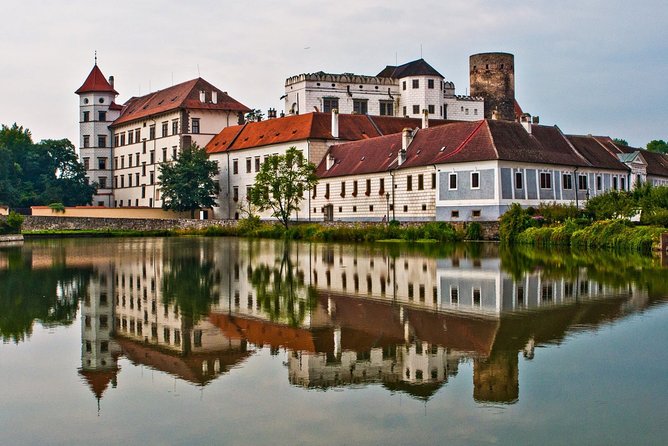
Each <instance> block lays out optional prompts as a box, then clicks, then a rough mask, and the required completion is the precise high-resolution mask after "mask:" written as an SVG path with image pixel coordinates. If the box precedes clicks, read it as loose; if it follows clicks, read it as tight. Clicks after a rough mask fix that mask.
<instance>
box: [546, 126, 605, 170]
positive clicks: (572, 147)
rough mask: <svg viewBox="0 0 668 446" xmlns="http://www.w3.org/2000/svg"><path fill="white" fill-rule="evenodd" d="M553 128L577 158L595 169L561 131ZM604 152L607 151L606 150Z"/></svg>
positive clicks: (557, 127)
mask: <svg viewBox="0 0 668 446" xmlns="http://www.w3.org/2000/svg"><path fill="white" fill-rule="evenodd" d="M554 128H555V129H557V131H558V132H559V135H561V137H562V138H563V139H564V141H566V144H568V147H570V148H571V150H573V152H574V153H575V154H576V155H577V156H579V157H580V159H581V160H583V161H584V162H585V163H587V164H588V165H589V167H595V166H594V163H592V162H591V161H589V160H588V159H587V158H586V157H585V156H584V155H583V154H582V153H580V151H579V150H578V149H577V148H576V147H575V146H574V145H573V144H571V142H570V141H569V139H568V138H567V137H566V135H565V134H564V132H562V131H561V129H560V128H559V126H558V125H556V124H555V125H554ZM594 139H596V138H594ZM596 142H598V141H596ZM599 144H600V143H599ZM541 145H542V144H541ZM606 150H607V149H606Z"/></svg>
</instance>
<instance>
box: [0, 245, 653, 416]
mask: <svg viewBox="0 0 668 446" xmlns="http://www.w3.org/2000/svg"><path fill="white" fill-rule="evenodd" d="M105 250H108V251H105ZM186 251H187V252H186ZM184 253H185V254H184ZM186 254H187V256H186V257H185V258H182V257H181V258H179V256H183V255H186ZM179 259H180V260H179ZM12 262H15V263H27V264H29V267H30V268H32V269H31V270H30V271H32V272H31V274H33V276H32V277H34V274H35V272H34V271H33V269H34V270H35V271H44V272H50V271H53V267H54V265H59V267H61V270H62V271H67V272H68V274H70V276H71V277H72V280H71V281H70V280H69V279H68V280H67V281H64V282H62V281H60V282H59V281H56V282H53V283H60V284H61V285H62V286H60V285H59V288H58V290H57V291H56V294H59V293H60V294H62V295H63V296H77V294H72V293H73V292H74V291H73V289H74V288H77V286H78V287H79V288H77V289H79V290H80V291H79V292H78V293H79V294H83V296H82V298H81V334H82V353H81V360H82V363H81V369H80V373H81V375H82V377H83V378H84V379H85V381H86V382H87V384H88V385H89V386H90V387H91V389H92V391H93V393H94V394H95V395H96V396H97V397H98V398H100V397H101V396H102V394H103V392H105V390H106V389H108V388H109V387H110V386H114V385H115V383H116V377H117V375H118V373H119V370H120V365H122V358H123V357H125V358H127V359H128V360H130V361H132V362H133V363H135V364H140V365H145V366H147V367H150V368H154V369H156V370H161V371H164V372H166V373H169V374H172V375H174V376H176V377H179V378H181V379H184V380H186V381H188V382H191V383H195V384H197V385H205V384H206V383H208V382H210V381H211V380H214V379H216V378H217V377H220V376H222V375H223V374H225V373H226V371H227V370H229V369H230V368H231V367H234V366H236V365H238V364H240V363H242V362H243V361H244V359H245V358H247V357H248V356H249V355H250V354H251V353H252V351H249V349H248V348H247V343H248V344H252V345H257V346H268V347H270V348H271V349H272V350H278V349H285V350H286V351H287V352H288V358H287V360H286V365H287V372H288V379H289V381H290V382H291V383H292V384H294V385H297V386H303V387H307V388H323V389H326V388H330V387H335V386H348V385H358V384H364V383H375V384H379V385H383V386H384V387H386V388H387V389H389V390H392V391H401V392H405V393H408V394H410V395H412V396H414V397H417V398H423V399H428V398H430V397H431V396H432V395H433V394H434V393H435V392H437V391H438V390H439V389H441V388H442V387H443V385H444V384H445V383H446V382H447V381H448V379H450V377H451V376H453V375H454V374H455V373H457V372H458V371H460V370H461V367H459V364H460V363H461V362H462V361H466V362H468V363H470V364H471V365H472V367H473V379H472V381H473V385H474V386H473V397H474V399H475V400H476V401H479V402H495V403H512V402H514V401H516V400H517V399H518V398H519V356H520V354H522V355H523V356H524V357H525V358H527V359H530V358H532V357H533V355H534V347H535V346H538V345H542V344H545V343H554V342H559V341H560V340H561V339H563V338H564V337H565V336H566V335H567V334H568V333H569V332H570V331H572V330H581V329H583V328H585V329H586V328H587V327H596V326H598V325H601V324H604V323H607V322H609V321H614V320H615V319H618V318H620V317H623V316H624V315H626V314H629V313H632V312H634V311H637V310H638V309H643V308H646V307H647V306H648V305H651V304H652V303H653V302H654V301H656V299H657V297H656V295H654V296H653V297H652V296H650V295H649V294H648V293H647V292H646V291H642V290H638V289H637V286H636V285H629V283H630V281H623V280H610V281H608V282H606V278H607V277H608V274H607V273H606V274H601V273H600V271H597V270H596V268H594V267H591V269H590V270H587V269H586V268H584V267H579V268H570V269H568V270H562V271H559V270H556V271H555V270H551V271H550V270H549V269H548V267H545V268H543V269H539V268H535V269H531V268H528V271H530V272H528V273H517V272H516V273H515V275H514V276H511V275H510V274H508V273H506V272H504V271H503V270H502V269H501V261H500V260H499V259H498V254H497V253H496V252H494V251H493V250H492V251H490V252H482V253H476V256H472V255H471V254H470V252H468V251H466V250H461V249H459V250H455V251H453V252H452V253H451V254H449V255H448V256H447V257H444V258H440V259H435V258H432V257H427V256H422V255H419V254H414V253H411V252H410V251H402V252H401V255H395V254H392V253H391V252H390V250H389V249H388V250H386V249H384V248H378V247H376V248H370V247H365V246H350V245H348V246H345V245H307V244H295V245H293V246H292V247H291V248H290V249H288V250H284V249H283V246H282V245H281V244H280V243H276V242H273V241H250V240H239V239H230V238H224V239H195V240H192V239H126V240H120V241H117V240H114V241H108V242H105V244H104V245H99V246H97V247H96V246H95V244H90V243H84V242H82V241H71V242H67V244H64V245H62V246H59V250H57V251H50V250H49V249H47V247H45V246H42V245H35V246H34V248H30V247H29V246H28V247H26V248H25V253H22V254H21V255H20V256H19V255H17V259H16V260H12ZM6 264H7V265H9V262H6ZM184 264H189V265H192V266H194V269H183V265H184ZM62 265H64V266H62ZM507 266H508V265H506V267H507ZM22 268H23V267H22ZM77 268H78V269H77ZM179 268H181V271H182V274H180V275H179V274H174V273H175V271H177V270H178V269H179ZM72 271H74V272H73V273H72ZM77 271H85V272H86V274H80V275H77V274H76V272H77ZM184 271H185V273H183V272H184ZM197 271H200V272H201V274H200V273H198V272H197ZM5 272H11V268H10V269H9V270H8V271H5ZM5 272H3V274H4V273H5ZM70 276H68V277H70ZM6 277H8V278H11V276H7V275H6ZM40 277H41V276H40ZM44 277H45V278H46V277H47V276H46V275H44ZM56 277H61V276H59V275H58V274H54V277H51V278H50V280H56ZM355 277H357V280H356V279H355ZM367 277H370V278H371V280H370V283H369V281H368V280H367ZM381 277H382V278H383V280H382V283H383V284H384V285H381ZM84 278H85V280H84ZM170 278H171V279H170ZM595 278H599V279H597V280H596V279H595ZM168 279H170V280H172V279H173V282H174V283H176V284H177V285H179V287H176V288H175V289H174V284H171V285H169V286H168V284H169V280H168ZM12 280H13V279H12ZM77 281H78V282H77ZM5 282H7V281H5ZM44 282H47V281H46V280H44ZM77 283H78V284H79V285H76V284H77ZM84 283H85V286H81V284H84ZM201 283H204V284H205V285H206V287H204V288H205V291H209V292H210V295H209V294H208V293H205V295H204V296H202V295H199V294H197V293H196V287H197V285H198V284H201ZM609 283H612V284H614V286H613V285H610V284H609ZM634 283H637V284H642V283H643V281H642V280H641V279H639V280H635V281H634ZM3 284H5V283H4V282H3ZM50 284H51V282H49V287H51V285H50ZM618 284H623V285H618ZM369 285H370V286H369ZM169 287H172V289H170V288H169ZM383 287H384V288H383ZM61 288H62V289H61ZM66 288H67V289H66ZM69 288H72V290H70V289H69ZM383 289H384V293H383ZM422 289H424V290H425V291H424V293H423V292H422V291H421V290H422ZM455 289H456V290H457V292H456V293H455V294H453V293H452V290H455ZM429 290H431V291H429ZM200 291H201V290H200ZM198 292H199V291H198ZM170 293H171V294H170ZM29 294H31V293H26V296H28V295H29ZM32 294H34V293H32ZM60 294H59V295H60ZM200 294H201V293H200ZM655 294H656V293H655ZM167 295H170V296H171V297H169V298H167V297H168V296H167ZM174 296H176V297H174ZM453 297H456V299H453ZM74 299H75V300H76V297H74ZM197 299H199V300H197ZM192 302H196V303H198V305H199V306H198V307H197V309H198V311H199V312H196V313H191V314H188V313H186V312H185V309H187V308H190V309H191V310H192V308H193V307H194V304H193V305H190V304H191V303H192ZM527 309H528V310H535V311H525V310H527ZM0 310H2V309H1V308H0ZM73 314H76V308H75V310H74V313H73ZM68 317H69V319H70V320H71V319H72V318H73V316H68Z"/></svg>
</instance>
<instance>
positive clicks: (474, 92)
mask: <svg viewBox="0 0 668 446" xmlns="http://www.w3.org/2000/svg"><path fill="white" fill-rule="evenodd" d="M469 70H470V82H471V96H474V97H483V98H484V99H485V118H486V119H491V118H492V117H493V114H494V111H495V110H496V111H497V112H498V115H497V116H498V119H503V120H506V121H514V120H515V57H514V56H513V55H512V54H508V53H479V54H474V55H472V56H471V57H470V58H469Z"/></svg>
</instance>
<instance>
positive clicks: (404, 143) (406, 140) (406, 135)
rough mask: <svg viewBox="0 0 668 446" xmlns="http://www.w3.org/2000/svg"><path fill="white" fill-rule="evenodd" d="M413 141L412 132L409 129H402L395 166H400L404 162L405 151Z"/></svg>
mask: <svg viewBox="0 0 668 446" xmlns="http://www.w3.org/2000/svg"><path fill="white" fill-rule="evenodd" d="M412 141H413V131H412V130H411V129H408V128H406V129H403V130H402V132H401V150H399V154H398V156H397V166H401V165H402V164H403V163H404V161H406V150H408V146H410V145H411V142H412Z"/></svg>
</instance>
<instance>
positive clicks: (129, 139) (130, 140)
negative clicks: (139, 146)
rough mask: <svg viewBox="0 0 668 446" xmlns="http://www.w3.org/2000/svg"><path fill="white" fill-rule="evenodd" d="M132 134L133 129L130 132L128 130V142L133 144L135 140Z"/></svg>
mask: <svg viewBox="0 0 668 446" xmlns="http://www.w3.org/2000/svg"><path fill="white" fill-rule="evenodd" d="M132 135H133V134H132V131H129V132H128V144H132V142H133V141H132ZM137 142H139V141H137Z"/></svg>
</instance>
